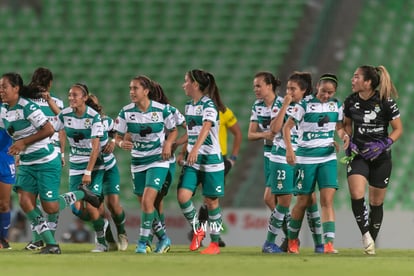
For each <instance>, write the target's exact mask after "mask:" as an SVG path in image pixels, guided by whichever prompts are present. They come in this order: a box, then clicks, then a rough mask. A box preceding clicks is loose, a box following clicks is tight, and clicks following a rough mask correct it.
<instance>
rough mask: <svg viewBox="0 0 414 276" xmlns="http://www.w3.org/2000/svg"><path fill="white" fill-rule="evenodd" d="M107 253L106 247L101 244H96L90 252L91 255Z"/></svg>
mask: <svg viewBox="0 0 414 276" xmlns="http://www.w3.org/2000/svg"><path fill="white" fill-rule="evenodd" d="M107 251H108V246H106V245H105V244H101V243H96V244H95V248H94V249H92V250H91V252H93V253H103V252H107Z"/></svg>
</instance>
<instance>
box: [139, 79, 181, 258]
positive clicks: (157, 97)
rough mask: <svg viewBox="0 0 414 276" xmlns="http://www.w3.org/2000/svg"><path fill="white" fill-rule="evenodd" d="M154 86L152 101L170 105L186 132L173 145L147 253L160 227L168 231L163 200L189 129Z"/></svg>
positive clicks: (174, 115) (158, 199)
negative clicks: (178, 150)
mask: <svg viewBox="0 0 414 276" xmlns="http://www.w3.org/2000/svg"><path fill="white" fill-rule="evenodd" d="M152 84H153V93H150V94H149V96H150V99H151V100H153V101H156V102H159V103H162V104H166V105H168V106H169V108H170V110H171V113H172V115H173V119H174V121H175V124H176V126H177V127H179V126H180V127H181V128H183V129H184V130H185V132H184V133H183V134H182V135H181V136H180V137H179V138H177V139H176V141H175V142H174V143H173V146H172V151H171V157H170V159H169V162H170V166H169V169H168V173H167V177H166V179H165V182H164V184H163V185H162V189H161V191H160V192H159V193H158V195H157V198H156V199H155V203H154V206H155V209H156V210H157V213H156V217H155V220H154V223H153V229H152V235H150V238H149V244H148V246H147V252H148V251H152V248H151V242H152V236H153V234H154V233H158V230H157V229H158V228H159V227H163V228H164V231H167V229H166V225H165V215H164V200H163V199H164V197H165V196H166V195H167V194H168V191H169V189H170V186H171V184H172V181H173V180H174V175H175V169H176V157H175V154H174V152H175V150H176V149H177V147H178V146H180V145H182V144H183V143H185V142H186V141H187V128H186V125H185V118H184V116H183V114H181V112H180V111H179V110H178V109H177V108H175V107H174V106H172V105H170V101H169V100H168V97H167V95H165V93H164V90H163V88H162V86H161V85H160V84H159V83H157V82H155V81H152ZM167 135H168V133H167ZM158 239H160V237H158Z"/></svg>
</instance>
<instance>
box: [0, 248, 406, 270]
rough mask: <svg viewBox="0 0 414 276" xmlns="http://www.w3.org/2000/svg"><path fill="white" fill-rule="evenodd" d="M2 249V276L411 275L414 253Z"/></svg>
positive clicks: (244, 249) (227, 249) (303, 249)
mask: <svg viewBox="0 0 414 276" xmlns="http://www.w3.org/2000/svg"><path fill="white" fill-rule="evenodd" d="M12 246H13V249H11V250H0V271H1V275H35V274H38V275H39V274H41V275H57V276H63V275H72V276H73V275H76V276H78V275H91V276H92V275H115V276H124V275H154V274H155V275H165V276H170V275H171V276H173V275H179V276H183V275H253V276H259V275H329V276H332V275H335V276H337V275H347V276H349V275H351V276H354V275H375V276H382V275H394V276H396V275H413V273H414V250H394V249H392V250H391V249H377V255H375V256H367V255H364V254H363V252H362V249H360V248H358V249H345V248H338V250H339V254H335V255H324V254H315V253H313V250H312V249H310V248H301V252H300V254H299V255H292V254H263V253H261V249H260V247H225V248H222V249H221V254H219V255H216V256H206V255H201V254H199V252H190V251H189V250H188V246H184V245H173V246H172V248H171V251H170V252H168V253H166V254H154V253H152V254H147V255H141V254H136V253H135V245H130V246H129V248H128V250H127V251H125V252H121V251H112V252H107V253H91V252H90V250H91V249H92V248H93V247H94V245H92V244H64V243H62V244H60V246H61V249H62V254H61V255H39V254H36V253H34V252H29V251H25V250H23V249H22V248H24V246H25V244H23V243H13V244H12Z"/></svg>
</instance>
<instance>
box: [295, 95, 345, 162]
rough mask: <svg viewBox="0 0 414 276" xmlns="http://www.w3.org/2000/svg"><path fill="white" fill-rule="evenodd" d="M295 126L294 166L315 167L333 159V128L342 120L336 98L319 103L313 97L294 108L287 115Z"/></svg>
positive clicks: (341, 113)
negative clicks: (295, 159) (296, 144)
mask: <svg viewBox="0 0 414 276" xmlns="http://www.w3.org/2000/svg"><path fill="white" fill-rule="evenodd" d="M291 116H292V118H294V120H295V122H296V123H297V124H298V128H299V132H298V134H299V135H298V148H297V150H296V157H297V163H301V164H315V163H323V162H326V161H329V160H335V159H336V152H335V146H334V137H335V128H336V124H337V123H338V122H342V120H343V106H342V104H341V103H340V102H339V101H338V100H336V99H330V100H329V101H327V102H325V103H322V102H321V101H319V100H318V98H316V97H315V96H314V95H311V96H308V97H306V98H305V99H304V100H302V101H301V102H300V103H299V104H297V105H296V106H295V112H294V113H293V114H292V115H291Z"/></svg>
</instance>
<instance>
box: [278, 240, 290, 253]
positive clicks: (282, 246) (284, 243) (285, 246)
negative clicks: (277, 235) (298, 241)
mask: <svg viewBox="0 0 414 276" xmlns="http://www.w3.org/2000/svg"><path fill="white" fill-rule="evenodd" d="M279 248H280V249H281V250H282V251H283V252H287V251H288V239H287V238H284V239H283V241H282V243H281V244H280V245H279Z"/></svg>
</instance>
